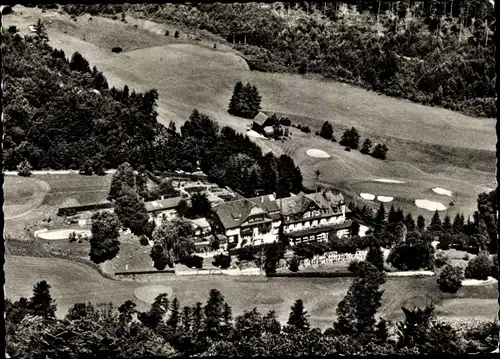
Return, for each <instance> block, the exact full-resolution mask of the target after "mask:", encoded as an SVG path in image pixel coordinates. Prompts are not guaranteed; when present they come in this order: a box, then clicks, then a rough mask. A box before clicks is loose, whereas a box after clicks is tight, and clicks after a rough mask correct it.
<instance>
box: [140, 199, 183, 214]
mask: <svg viewBox="0 0 500 359" xmlns="http://www.w3.org/2000/svg"><path fill="white" fill-rule="evenodd" d="M181 201H182V197H173V198H166V199H161V200H156V201H151V202H146V203H144V207H146V212H159V211H164V210H167V209H175V208H177V206H179V203H180V202H181Z"/></svg>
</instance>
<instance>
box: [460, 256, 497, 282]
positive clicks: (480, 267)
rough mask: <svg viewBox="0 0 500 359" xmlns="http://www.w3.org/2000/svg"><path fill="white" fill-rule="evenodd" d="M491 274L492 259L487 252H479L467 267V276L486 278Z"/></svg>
mask: <svg viewBox="0 0 500 359" xmlns="http://www.w3.org/2000/svg"><path fill="white" fill-rule="evenodd" d="M490 274H491V260H490V257H489V255H488V253H487V252H481V253H479V254H478V255H477V256H476V258H474V259H472V260H471V261H470V262H469V264H468V265H467V268H466V269H465V278H471V279H479V280H485V279H488V276H489V275H490Z"/></svg>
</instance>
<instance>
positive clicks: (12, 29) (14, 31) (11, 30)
mask: <svg viewBox="0 0 500 359" xmlns="http://www.w3.org/2000/svg"><path fill="white" fill-rule="evenodd" d="M7 31H8V32H10V33H11V34H15V33H16V32H17V26H15V25H12V26H9V28H8V30H7Z"/></svg>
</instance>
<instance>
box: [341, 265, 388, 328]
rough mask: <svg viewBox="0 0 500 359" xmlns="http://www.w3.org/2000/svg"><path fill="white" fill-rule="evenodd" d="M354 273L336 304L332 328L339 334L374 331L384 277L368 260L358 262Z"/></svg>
mask: <svg viewBox="0 0 500 359" xmlns="http://www.w3.org/2000/svg"><path fill="white" fill-rule="evenodd" d="M355 274H356V278H355V279H354V280H353V283H352V284H351V286H350V287H349V290H348V291H347V294H346V296H345V297H344V299H342V301H341V302H340V303H339V305H338V306H337V321H336V322H335V323H334V328H335V331H336V332H337V333H339V334H344V335H353V336H355V337H359V336H361V335H363V334H365V335H366V334H368V335H370V334H373V333H374V332H375V323H376V320H375V314H376V313H377V309H378V308H379V307H380V305H381V299H382V294H383V290H381V289H380V286H381V285H382V284H384V283H385V278H384V273H383V272H381V271H379V270H378V269H377V268H376V267H375V266H374V265H373V264H371V263H368V262H360V263H358V265H357V266H356V268H355Z"/></svg>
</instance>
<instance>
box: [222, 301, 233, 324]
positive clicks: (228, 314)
mask: <svg viewBox="0 0 500 359" xmlns="http://www.w3.org/2000/svg"><path fill="white" fill-rule="evenodd" d="M222 316H223V318H224V325H225V326H227V327H229V326H231V320H232V319H233V313H232V310H231V307H230V306H229V304H227V303H224V311H223V312H222Z"/></svg>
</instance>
